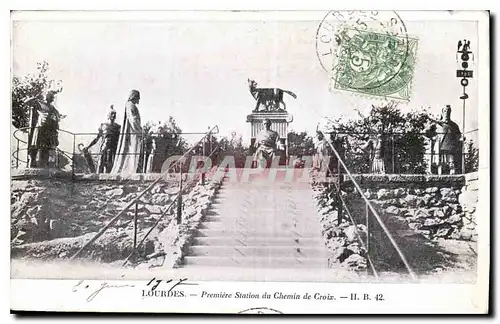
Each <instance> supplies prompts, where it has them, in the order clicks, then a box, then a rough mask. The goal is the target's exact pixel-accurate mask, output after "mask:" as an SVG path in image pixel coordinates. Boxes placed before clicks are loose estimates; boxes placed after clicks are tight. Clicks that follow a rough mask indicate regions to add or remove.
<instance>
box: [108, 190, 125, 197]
mask: <svg viewBox="0 0 500 324" xmlns="http://www.w3.org/2000/svg"><path fill="white" fill-rule="evenodd" d="M121 195H123V189H121V188H116V189H111V190H108V191H106V196H108V197H118V196H121Z"/></svg>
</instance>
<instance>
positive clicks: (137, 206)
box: [134, 202, 139, 250]
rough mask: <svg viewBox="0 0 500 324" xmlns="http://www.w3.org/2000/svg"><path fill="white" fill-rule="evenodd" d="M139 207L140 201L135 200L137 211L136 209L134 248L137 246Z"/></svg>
mask: <svg viewBox="0 0 500 324" xmlns="http://www.w3.org/2000/svg"><path fill="white" fill-rule="evenodd" d="M138 208H139V203H138V202H135V211H134V250H135V248H136V246H137V210H138Z"/></svg>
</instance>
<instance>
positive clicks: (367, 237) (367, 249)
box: [365, 204, 371, 258]
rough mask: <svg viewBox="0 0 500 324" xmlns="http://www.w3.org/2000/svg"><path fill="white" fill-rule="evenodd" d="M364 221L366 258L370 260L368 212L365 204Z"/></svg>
mask: <svg viewBox="0 0 500 324" xmlns="http://www.w3.org/2000/svg"><path fill="white" fill-rule="evenodd" d="M365 218H366V219H365V221H366V255H367V256H368V258H371V251H370V210H369V209H368V205H367V204H365Z"/></svg>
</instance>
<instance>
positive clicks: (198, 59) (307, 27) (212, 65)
mask: <svg viewBox="0 0 500 324" xmlns="http://www.w3.org/2000/svg"><path fill="white" fill-rule="evenodd" d="M324 15H325V13H324V12H318V13H317V19H316V18H315V17H316V16H315V15H314V13H308V15H307V17H308V18H307V19H298V20H290V19H283V20H281V19H280V18H279V15H278V16H276V15H275V16H274V17H273V19H271V20H263V19H262V16H259V18H252V17H251V16H250V18H249V19H240V18H239V17H237V16H234V19H233V18H232V16H231V15H230V14H228V15H227V16H226V17H225V19H222V20H215V19H210V18H209V17H208V16H207V18H205V19H201V20H200V19H198V20H194V19H187V20H186V19H179V20H176V19H175V18H174V17H175V16H174V17H172V16H170V18H169V19H166V20H165V19H164V20H154V21H146V20H137V19H136V20H133V21H132V20H128V21H116V20H115V21H111V20H106V19H104V20H103V19H102V18H101V19H95V20H89V19H85V20H79V19H74V18H72V19H69V18H68V19H59V20H50V19H40V20H32V19H30V20H19V21H14V22H13V26H12V28H13V29H12V72H13V74H15V75H18V76H22V75H25V74H27V73H30V72H34V71H35V69H36V63H37V62H40V61H43V60H45V61H47V62H48V63H49V65H50V71H49V75H50V76H51V77H52V78H54V79H60V80H62V81H63V92H62V93H61V94H60V95H59V97H58V99H57V102H56V105H57V107H58V109H59V110H60V111H61V113H63V114H66V115H67V118H66V119H65V120H63V121H62V123H61V125H60V127H61V128H63V129H67V130H70V131H71V132H77V133H78V132H95V131H96V130H97V128H98V126H99V125H100V123H102V122H104V121H105V118H106V114H107V111H108V107H109V105H110V104H114V105H115V109H116V110H117V115H118V116H117V121H118V122H119V123H121V122H122V118H123V109H124V103H125V101H126V100H127V97H128V94H129V91H130V90H131V89H138V90H139V91H140V92H141V102H140V105H139V110H140V114H141V119H142V121H143V123H145V122H146V121H163V120H165V121H166V120H168V117H169V116H173V117H174V118H175V120H176V121H177V123H178V125H179V126H180V127H181V128H182V130H183V131H185V132H204V131H206V130H207V128H208V127H209V126H214V125H218V126H219V129H220V132H221V134H222V135H230V134H231V133H232V132H236V133H239V134H241V135H242V136H243V139H244V141H245V142H246V143H248V142H249V135H250V125H249V124H248V123H246V115H248V114H250V113H251V110H252V109H253V107H254V106H255V100H254V99H253V98H252V96H251V95H250V93H249V90H248V85H247V78H252V79H255V80H256V81H257V82H258V83H259V87H279V88H282V89H286V90H291V91H293V92H294V93H296V94H297V99H293V98H292V97H290V96H287V95H285V102H286V103H287V110H288V111H289V112H290V113H291V114H293V116H294V120H293V122H292V123H291V124H290V129H293V130H296V131H303V130H306V131H308V132H310V133H311V134H312V132H313V131H314V130H315V129H316V125H317V124H318V123H320V122H321V121H322V120H323V118H324V116H328V117H330V118H338V117H342V118H350V117H355V116H356V115H357V113H356V110H357V109H358V110H361V111H366V110H367V108H369V107H370V106H371V105H372V104H379V103H381V102H382V101H381V100H379V99H374V98H365V97H363V96H361V95H356V94H353V93H351V92H330V91H329V79H330V74H329V73H327V72H326V71H324V70H323V69H322V67H321V65H320V64H319V62H318V59H317V54H316V48H315V41H316V31H317V28H318V24H319V23H320V21H321V19H322V18H323V16H324ZM401 16H402V18H403V20H405V16H404V13H403V14H401ZM297 17H299V18H300V15H298V16H297ZM311 17H312V18H311ZM405 23H406V26H407V30H408V34H409V35H410V36H411V37H416V38H418V49H417V63H416V68H415V73H414V77H413V82H412V90H411V92H412V94H411V100H410V101H409V102H407V103H400V105H399V107H400V109H402V110H404V111H407V110H411V109H418V108H421V107H428V108H430V111H431V112H434V113H436V114H438V113H439V112H440V111H441V109H442V107H443V106H444V105H446V104H450V105H451V106H452V108H453V110H452V120H454V121H455V122H456V123H457V124H458V125H459V126H460V128H462V103H461V100H460V99H459V96H460V95H461V86H460V84H459V79H457V78H456V76H455V73H456V72H455V70H456V69H457V67H458V63H457V61H456V58H455V51H456V44H457V41H458V40H460V39H464V38H468V39H471V40H472V42H471V48H472V50H473V51H474V52H476V53H477V41H474V40H476V39H477V25H476V23H475V22H473V21H460V22H458V21H439V20H438V21H425V20H411V19H407V20H405ZM467 89H468V93H469V96H470V99H469V100H468V101H467V110H466V112H467V116H466V126H465V129H466V131H468V130H472V129H475V128H477V119H478V116H477V97H475V96H474V94H475V93H476V92H477V82H474V81H471V83H470V85H469V87H468V88H467ZM198 137H199V135H196V136H191V138H190V140H191V141H193V140H195V139H196V138H198Z"/></svg>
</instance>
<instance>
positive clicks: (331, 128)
mask: <svg viewBox="0 0 500 324" xmlns="http://www.w3.org/2000/svg"><path fill="white" fill-rule="evenodd" d="M429 121H430V118H429V114H428V112H427V111H426V110H423V109H422V110H420V111H411V112H407V113H403V112H402V111H401V110H400V109H398V108H397V104H396V103H395V102H389V103H387V104H384V105H381V106H377V107H376V106H373V105H372V107H371V111H370V114H369V115H368V116H362V115H361V114H359V117H358V118H355V119H350V120H347V121H341V120H340V119H337V120H330V122H329V123H328V124H327V130H326V131H328V132H335V133H337V134H343V135H346V136H347V140H348V142H349V146H350V147H351V148H353V149H352V150H348V151H347V152H346V157H345V159H346V161H345V162H346V165H348V166H349V168H350V171H351V172H353V173H369V172H370V161H369V156H368V154H366V153H364V152H362V151H361V150H360V149H359V148H361V147H362V146H363V145H364V144H365V143H366V142H367V141H368V140H369V139H370V138H374V136H375V135H376V134H383V136H384V139H385V144H386V145H385V147H384V149H385V156H386V161H385V162H386V170H387V172H388V173H417V174H418V173H424V172H425V170H426V163H425V159H424V155H425V140H426V138H425V136H424V134H423V132H424V129H425V127H426V126H427V125H428V123H429Z"/></svg>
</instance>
